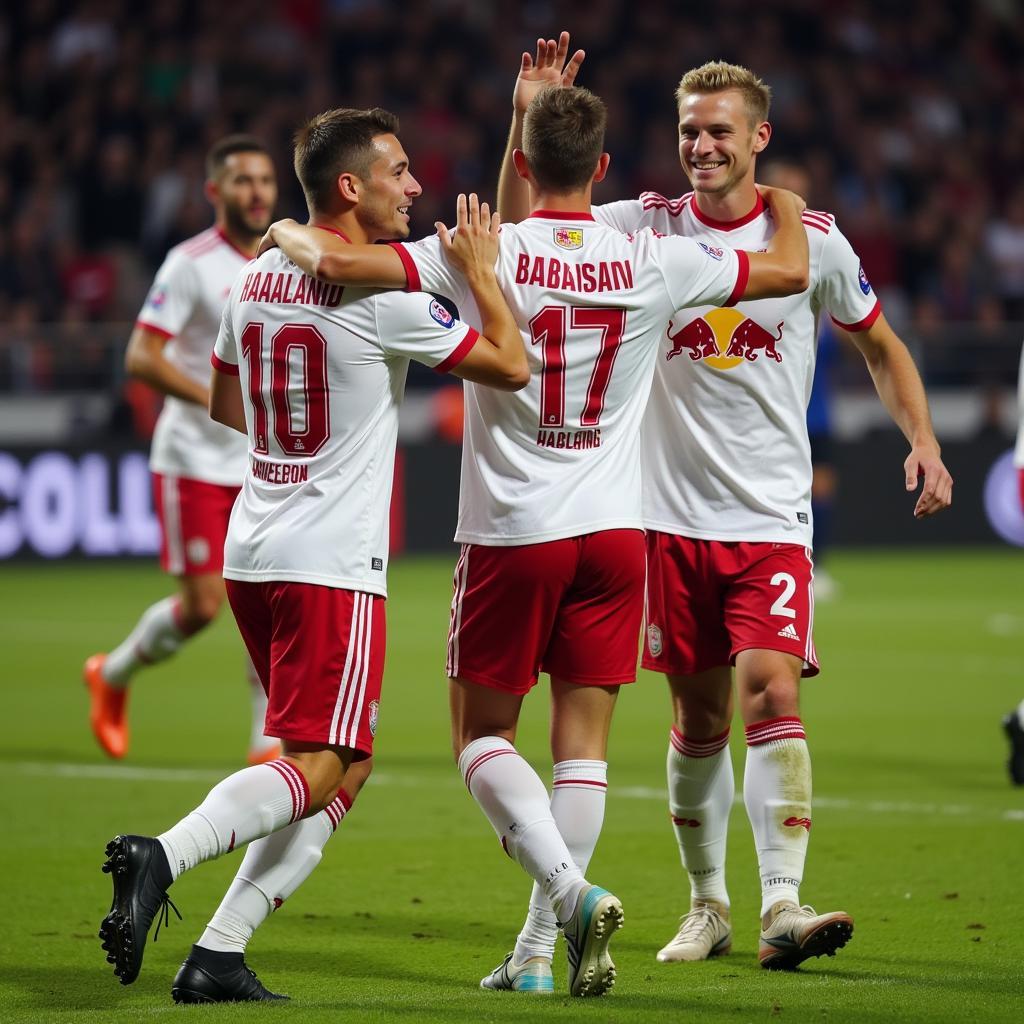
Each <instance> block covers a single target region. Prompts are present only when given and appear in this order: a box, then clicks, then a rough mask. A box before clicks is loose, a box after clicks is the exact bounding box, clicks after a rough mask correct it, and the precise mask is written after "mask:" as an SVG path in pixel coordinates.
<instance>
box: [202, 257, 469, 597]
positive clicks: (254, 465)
mask: <svg viewBox="0 0 1024 1024" xmlns="http://www.w3.org/2000/svg"><path fill="white" fill-rule="evenodd" d="M477 337H478V334H477V332H476V331H475V330H474V329H473V328H471V327H468V326H466V325H465V324H463V323H461V322H460V321H458V320H456V319H455V318H454V317H453V316H452V315H451V314H450V313H449V312H448V311H447V310H446V309H445V308H444V307H443V306H441V305H440V303H438V302H437V300H436V299H434V298H432V297H431V296H430V295H425V294H423V293H409V294H406V293H404V292H397V291H389V292H375V291H371V290H367V289H361V288H344V289H343V288H342V287H341V286H340V285H328V284H323V283H321V282H319V281H315V280H313V279H312V278H310V277H307V276H305V275H304V274H303V273H302V272H301V271H300V270H299V269H298V268H297V267H296V266H295V264H294V263H292V262H291V261H290V260H289V259H288V258H287V257H286V256H285V255H284V254H283V253H282V252H281V251H280V250H279V249H272V250H270V251H269V252H267V253H265V254H264V255H263V256H261V257H260V258H259V259H258V260H256V261H255V262H254V263H252V264H250V265H249V267H248V268H247V269H246V271H245V272H244V273H242V274H241V275H239V278H238V280H237V282H236V283H235V285H234V287H233V288H232V290H231V297H230V299H229V301H228V305H227V307H226V308H225V310H224V317H223V321H222V324H221V329H220V334H219V335H218V336H217V343H216V345H215V347H214V352H213V364H214V366H216V367H217V368H218V369H219V370H221V371H222V372H225V373H240V375H241V385H242V394H243V397H244V401H245V421H246V427H247V430H248V435H249V464H248V469H247V472H246V474H245V482H244V483H243V485H242V492H241V494H240V495H239V498H238V500H237V501H236V502H235V507H234V509H233V510H232V512H231V521H230V523H229V524H228V536H227V542H226V543H225V546H224V576H225V577H226V578H228V579H232V580H243V581H252V582H267V581H271V580H284V581H291V582H296V583H315V584H319V585H321V586H326V587H339V588H342V589H346V590H360V591H365V592H367V593H371V594H381V595H384V596H386V594H387V565H388V510H389V506H390V502H391V483H392V478H393V475H394V462H395V442H396V440H397V437H398V406H399V403H400V402H401V400H402V395H403V393H404V391H405V377H406V372H407V370H408V368H409V360H410V359H416V360H417V361H419V362H422V363H426V364H427V365H428V366H433V367H434V368H435V369H437V370H439V371H440V372H445V371H446V370H448V369H450V368H451V367H452V366H455V365H456V364H457V363H458V362H459V361H460V360H461V359H462V358H463V357H464V356H465V355H466V353H467V352H469V350H470V349H471V348H472V347H473V345H474V343H475V342H476V339H477Z"/></svg>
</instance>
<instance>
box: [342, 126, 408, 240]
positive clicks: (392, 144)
mask: <svg viewBox="0 0 1024 1024" xmlns="http://www.w3.org/2000/svg"><path fill="white" fill-rule="evenodd" d="M373 149H374V151H375V153H376V158H375V159H374V160H373V162H372V163H371V164H370V168H369V171H368V172H367V173H366V175H364V176H360V177H359V178H358V180H359V182H360V183H361V186H362V187H361V189H360V192H359V204H358V206H357V207H356V215H357V217H358V219H359V223H360V224H361V225H362V227H363V229H364V230H365V231H366V234H367V236H368V237H369V238H370V240H371V241H376V240H377V239H381V238H408V237H409V208H410V207H411V205H412V201H413V200H414V199H415V198H416V197H417V196H418V195H421V194H422V192H423V189H422V188H421V187H420V183H419V182H418V181H417V180H416V179H415V178H414V177H413V176H412V174H411V173H410V172H409V158H408V156H406V154H405V150H404V149H402V144H401V143H400V142H399V141H398V139H397V138H396V137H395V136H394V135H376V136H374V139H373Z"/></svg>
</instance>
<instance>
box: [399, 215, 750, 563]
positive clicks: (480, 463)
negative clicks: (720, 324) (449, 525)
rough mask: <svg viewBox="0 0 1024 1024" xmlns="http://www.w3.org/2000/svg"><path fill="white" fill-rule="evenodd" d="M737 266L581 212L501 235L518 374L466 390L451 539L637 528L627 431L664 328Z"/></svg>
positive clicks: (513, 540)
mask: <svg viewBox="0 0 1024 1024" xmlns="http://www.w3.org/2000/svg"><path fill="white" fill-rule="evenodd" d="M410 248H412V249H414V250H415V249H417V248H418V247H410ZM739 262H740V260H739V258H738V257H737V256H736V255H735V254H733V253H731V252H729V253H720V254H711V255H709V254H708V253H706V252H704V251H702V250H700V249H699V248H698V247H697V246H696V245H695V244H694V243H692V242H690V241H688V240H683V239H660V238H658V237H656V235H655V234H654V233H652V232H641V233H640V234H638V235H635V236H626V235H623V234H620V233H619V232H616V231H614V230H611V229H609V228H606V227H604V226H603V225H600V224H597V223H595V222H594V220H593V218H592V217H590V216H589V214H579V213H576V214H573V213H564V212H560V213H554V212H545V211H540V212H537V213H535V214H534V215H533V216H531V217H530V218H528V219H527V220H526V221H524V222H523V223H521V224H518V225H513V226H506V227H505V228H503V230H502V242H501V251H500V256H499V260H498V266H497V272H498V280H499V282H500V283H501V286H502V291H503V293H504V295H505V298H506V299H507V301H508V303H509V306H510V307H511V309H512V312H513V314H514V315H515V317H516V320H517V322H518V324H519V326H520V329H521V330H522V331H523V336H524V343H525V345H526V349H527V354H528V359H529V362H530V369H531V373H532V377H531V381H530V384H529V385H528V386H527V387H526V388H525V389H524V390H522V391H520V392H517V393H515V394H500V395H499V394H497V393H494V392H491V391H489V390H488V389H485V388H480V387H476V386H473V385H469V384H467V386H466V404H467V409H466V431H465V438H464V449H463V461H462V489H461V499H460V509H459V525H458V531H457V533H456V540H459V541H465V542H470V543H483V544H524V543H535V542H540V541H546V540H555V539H557V538H560V537H570V536H577V535H580V534H585V533H592V532H596V531H597V530H606V529H616V528H628V527H637V528H639V527H640V525H641V513H640V490H639V487H640V449H639V445H640V441H639V429H640V421H641V418H642V415H643V411H644V407H645V405H646V402H647V395H648V391H649V389H650V382H651V377H652V374H653V370H654V358H655V355H656V350H657V345H658V341H659V339H660V338H661V336H662V333H663V332H664V330H665V324H666V322H667V319H666V318H667V317H668V316H670V315H671V313H672V312H673V310H675V309H676V308H678V306H679V305H681V304H685V303H687V302H690V301H693V300H694V298H695V297H700V296H702V295H705V294H709V295H714V296H715V297H717V299H718V301H720V302H726V301H727V300H728V299H729V297H730V294H731V292H732V291H733V290H734V289H735V286H736V281H737V277H738V264H739ZM428 273H429V269H428ZM430 286H431V285H430V284H429V283H428V287H430ZM461 299H462V301H465V292H464V291H463V293H462V296H461ZM457 301H459V300H458V299H457Z"/></svg>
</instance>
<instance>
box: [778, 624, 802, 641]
mask: <svg viewBox="0 0 1024 1024" xmlns="http://www.w3.org/2000/svg"><path fill="white" fill-rule="evenodd" d="M778 635H779V636H781V637H785V639H787V640H796V641H797V642H798V643H799V641H800V634H799V633H797V631H796V630H795V629H794V628H793V623H792V622H787V623H786V624H785V625H784V626H783V627H782V629H780V630H779V633H778Z"/></svg>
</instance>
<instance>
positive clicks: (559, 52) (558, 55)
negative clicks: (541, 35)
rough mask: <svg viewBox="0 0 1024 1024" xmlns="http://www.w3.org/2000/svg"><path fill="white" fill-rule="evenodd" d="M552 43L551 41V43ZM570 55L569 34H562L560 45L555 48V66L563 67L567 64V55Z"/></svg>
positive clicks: (559, 40) (559, 38) (559, 39)
mask: <svg viewBox="0 0 1024 1024" xmlns="http://www.w3.org/2000/svg"><path fill="white" fill-rule="evenodd" d="M549 43H550V41H549ZM568 53H569V33H568V32H562V33H561V34H560V35H559V37H558V43H557V44H556V46H555V65H556V67H562V66H564V64H565V58H566V55H567V54H568Z"/></svg>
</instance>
